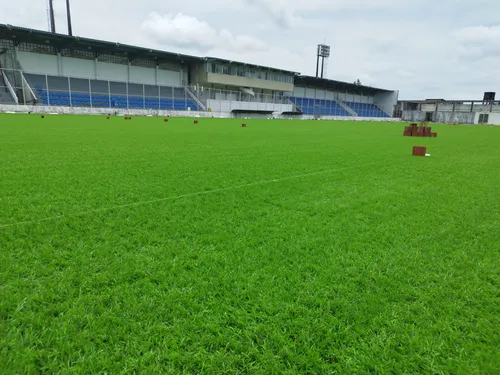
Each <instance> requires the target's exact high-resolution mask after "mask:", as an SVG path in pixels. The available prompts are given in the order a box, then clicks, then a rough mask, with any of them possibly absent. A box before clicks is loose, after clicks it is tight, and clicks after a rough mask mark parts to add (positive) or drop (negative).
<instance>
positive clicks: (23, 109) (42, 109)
mask: <svg viewBox="0 0 500 375" xmlns="http://www.w3.org/2000/svg"><path fill="white" fill-rule="evenodd" d="M114 110H115V111H116V112H118V114H119V115H133V116H162V117H163V116H172V117H197V118H204V117H205V118H206V117H215V118H230V117H232V114H231V113H229V112H198V111H163V110H144V109H114ZM0 112H4V113H32V114H35V113H38V114H74V115H78V114H80V115H105V114H109V108H85V107H59V106H58V107H51V106H32V105H9V104H0ZM248 115H249V117H250V116H251V114H250V113H249V114H248ZM257 117H259V116H257ZM272 117H274V118H278V119H289V118H290V119H295V120H313V119H315V116H309V115H303V116H285V115H281V114H280V112H274V113H273V114H272ZM320 119H321V120H349V121H363V122H366V121H375V122H377V121H382V122H388V121H391V122H396V121H401V119H398V118H389V119H388V118H366V117H362V118H361V117H340V116H322V117H320ZM103 121H106V120H105V119H104V118H103Z"/></svg>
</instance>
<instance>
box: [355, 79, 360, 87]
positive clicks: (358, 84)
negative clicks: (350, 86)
mask: <svg viewBox="0 0 500 375" xmlns="http://www.w3.org/2000/svg"><path fill="white" fill-rule="evenodd" d="M354 84H355V85H357V86H361V81H360V80H359V78H358V79H357V80H355V81H354Z"/></svg>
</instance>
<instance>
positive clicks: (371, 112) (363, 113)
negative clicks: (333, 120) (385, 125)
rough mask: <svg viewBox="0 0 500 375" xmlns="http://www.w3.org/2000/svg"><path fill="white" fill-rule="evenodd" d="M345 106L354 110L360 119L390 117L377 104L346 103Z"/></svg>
mask: <svg viewBox="0 0 500 375" xmlns="http://www.w3.org/2000/svg"><path fill="white" fill-rule="evenodd" d="M345 104H346V105H348V106H349V107H350V108H352V110H353V111H354V112H356V113H357V114H358V116H360V117H380V118H388V117H390V116H389V115H388V114H387V113H385V112H384V111H382V110H381V109H380V108H379V107H378V106H377V105H375V104H370V103H355V102H345Z"/></svg>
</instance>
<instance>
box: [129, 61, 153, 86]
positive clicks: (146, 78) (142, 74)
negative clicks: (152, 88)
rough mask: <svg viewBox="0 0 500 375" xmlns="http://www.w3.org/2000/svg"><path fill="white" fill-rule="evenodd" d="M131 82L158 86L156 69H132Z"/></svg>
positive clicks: (134, 67) (135, 67) (137, 67)
mask: <svg viewBox="0 0 500 375" xmlns="http://www.w3.org/2000/svg"><path fill="white" fill-rule="evenodd" d="M130 82H136V83H144V84H148V85H154V84H156V72H155V69H151V68H143V67H140V66H131V67H130Z"/></svg>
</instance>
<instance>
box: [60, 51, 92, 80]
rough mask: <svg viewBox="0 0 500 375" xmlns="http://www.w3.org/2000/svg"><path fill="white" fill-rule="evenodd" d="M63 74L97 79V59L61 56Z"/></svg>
mask: <svg viewBox="0 0 500 375" xmlns="http://www.w3.org/2000/svg"><path fill="white" fill-rule="evenodd" d="M61 62H62V64H61V67H62V68H61V75H63V76H66V77H78V78H90V79H95V78H96V75H95V60H85V59H75V58H74V57H64V56H63V57H62V58H61Z"/></svg>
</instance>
